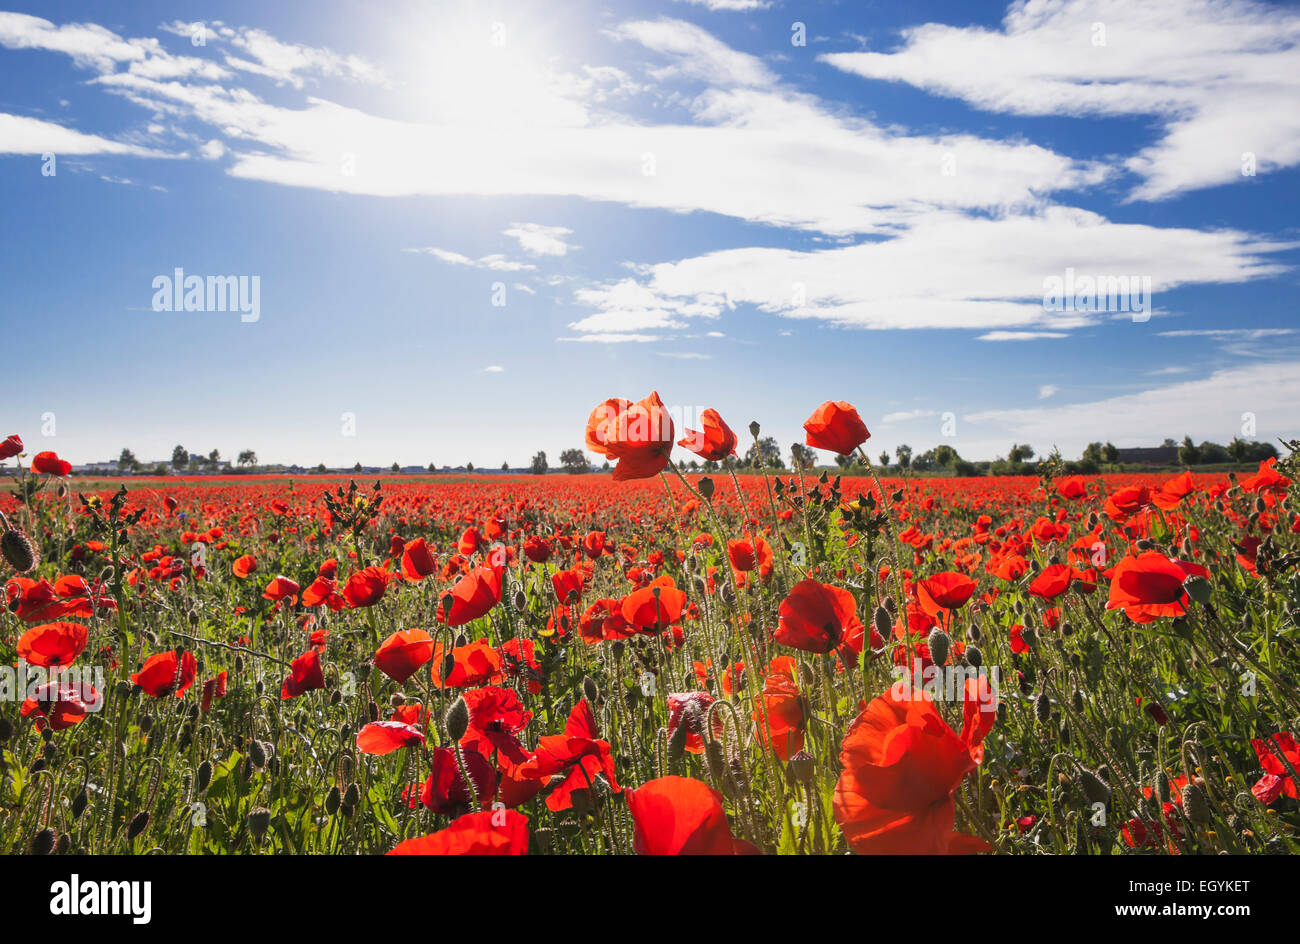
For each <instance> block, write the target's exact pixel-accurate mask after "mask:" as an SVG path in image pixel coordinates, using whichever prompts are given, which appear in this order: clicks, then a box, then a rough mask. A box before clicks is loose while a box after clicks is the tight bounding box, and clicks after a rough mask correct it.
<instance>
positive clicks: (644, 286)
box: [573, 207, 1290, 341]
mask: <svg viewBox="0 0 1300 944" xmlns="http://www.w3.org/2000/svg"><path fill="white" fill-rule="evenodd" d="M1289 245H1290V244H1283V243H1276V242H1270V241H1267V240H1264V239H1261V238H1258V237H1255V236H1252V235H1250V234H1248V233H1242V232H1237V231H1232V230H1216V231H1212V232H1201V231H1198V230H1192V229H1173V228H1168V229H1160V228H1157V227H1151V226H1143V225H1138V224H1119V223H1111V222H1109V221H1107V220H1105V219H1104V218H1102V217H1100V216H1097V215H1096V214H1093V213H1089V212H1086V211H1083V210H1075V209H1071V208H1067V207H1050V208H1047V209H1045V210H1043V211H1042V212H1039V213H1035V214H1025V215H1011V216H1006V217H1003V218H995V219H987V218H978V217H968V216H964V215H961V214H957V213H941V212H938V211H935V212H932V213H930V214H928V215H926V216H925V217H924V218H923V219H918V220H916V221H915V222H914V223H913V224H912V225H911V227H910V228H908V229H907V230H905V231H904V232H902V233H901V234H900V235H898V236H895V237H893V238H890V239H884V240H871V241H864V242H861V243H858V244H856V245H849V246H839V247H836V248H833V249H817V250H809V251H799V250H791V249H768V248H762V249H757V248H753V249H729V250H722V251H719V252H713V253H708V254H706V255H703V256H696V257H693V258H689V259H684V260H681V261H678V262H668V263H660V264H656V265H646V266H640V267H638V268H637V271H638V278H636V279H622V280H619V281H617V282H614V283H610V284H606V285H603V286H597V287H588V288H585V289H582V290H579V291H578V292H577V293H576V294H575V299H576V301H577V302H578V303H579V304H582V305H586V306H589V307H593V308H596V309H599V310H600V312H601V314H600V315H594V316H592V317H591V318H589V319H584V320H582V321H579V322H575V323H574V324H573V327H574V328H575V330H592V331H596V330H600V331H607V330H615V329H621V330H634V329H637V328H641V327H650V326H652V325H653V326H656V327H658V326H664V327H667V326H670V325H671V324H672V323H673V322H678V321H681V320H682V319H688V318H693V317H698V316H701V315H702V316H705V317H716V316H717V315H719V314H720V313H721V312H722V311H723V310H724V309H730V308H733V307H736V306H738V305H752V306H754V307H756V308H757V309H758V310H759V311H762V312H765V313H769V314H776V315H781V316H784V317H788V318H796V319H817V320H823V321H829V322H831V323H833V324H836V325H841V326H846V327H856V328H868V329H895V328H959V329H973V330H983V329H1004V330H1001V331H992V332H990V333H987V334H984V335H982V336H981V338H980V339H981V340H987V341H1006V340H1031V339H1036V338H1044V337H1046V338H1052V337H1066V336H1067V333H1068V332H1069V331H1070V330H1073V329H1077V328H1080V327H1085V326H1090V325H1094V324H1098V323H1100V322H1102V321H1105V320H1107V318H1106V315H1105V313H1097V312H1087V311H1067V312H1057V311H1049V310H1046V309H1045V308H1044V305H1043V295H1044V280H1045V279H1047V278H1049V277H1052V276H1060V275H1061V274H1062V273H1064V272H1065V271H1066V269H1067V268H1071V267H1073V268H1075V269H1077V270H1078V271H1087V272H1095V273H1107V274H1114V275H1130V276H1133V275H1141V276H1149V277H1150V278H1151V284H1152V292H1153V293H1160V292H1164V291H1168V290H1171V289H1173V288H1175V287H1178V286H1184V285H1195V284H1204V283H1223V282H1243V281H1248V280H1251V279H1255V278H1264V277H1268V276H1272V275H1276V274H1279V273H1281V272H1283V271H1286V267H1285V266H1283V265H1281V264H1278V263H1275V262H1273V261H1271V260H1270V258H1269V254H1270V253H1273V252H1275V251H1278V250H1281V249H1285V248H1289Z"/></svg>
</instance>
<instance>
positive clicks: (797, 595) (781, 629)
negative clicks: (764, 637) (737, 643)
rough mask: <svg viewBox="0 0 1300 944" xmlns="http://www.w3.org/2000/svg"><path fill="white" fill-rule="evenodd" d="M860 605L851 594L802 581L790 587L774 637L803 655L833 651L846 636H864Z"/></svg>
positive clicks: (820, 584) (783, 602)
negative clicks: (859, 613) (862, 634)
mask: <svg viewBox="0 0 1300 944" xmlns="http://www.w3.org/2000/svg"><path fill="white" fill-rule="evenodd" d="M857 614H858V604H857V601H856V600H854V599H853V594H852V593H850V592H849V591H847V590H845V589H843V588H841V587H836V586H832V585H831V584H824V583H819V582H818V581H816V580H812V579H809V580H801V581H800V582H799V583H797V584H795V585H794V586H793V587H791V588H790V592H789V593H788V594H786V597H785V599H784V600H782V601H781V607H780V609H779V610H778V616H779V618H780V619H779V623H778V625H777V629H776V633H775V634H774V637H773V638H775V639H776V641H777V642H779V643H780V644H781V645H783V646H789V647H790V648H792V649H802V650H803V651H804V652H822V653H825V652H830V651H831V650H832V649H835V648H836V647H838V646H839V645H840V644H841V643H842V642H844V639H845V637H846V636H848V635H850V634H852V633H858V634H861V632H862V622H861V621H860V620H859V619H858V615H857Z"/></svg>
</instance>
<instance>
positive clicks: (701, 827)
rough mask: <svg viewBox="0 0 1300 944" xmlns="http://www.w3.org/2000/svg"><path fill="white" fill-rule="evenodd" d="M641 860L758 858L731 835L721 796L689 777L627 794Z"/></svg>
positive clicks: (755, 851) (652, 782)
mask: <svg viewBox="0 0 1300 944" xmlns="http://www.w3.org/2000/svg"><path fill="white" fill-rule="evenodd" d="M627 808H628V811H629V812H630V813H631V814H632V828H633V837H632V844H633V848H634V849H635V850H636V852H637V854H638V855H758V854H759V850H758V847H756V846H755V845H753V844H752V843H748V842H745V841H744V840H743V839H736V838H735V837H734V836H732V835H731V827H730V826H728V825H727V814H726V813H725V812H724V811H723V809H722V794H720V793H718V792H717V791H716V790H714V789H713V788H712V787H710V786H709V785H708V784H706V783H702V782H700V781H699V780H694V779H692V778H690V777H660V778H658V779H657V780H650V781H648V782H647V783H645V784H643V785H642V786H640V787H637V788H636V789H635V790H629V791H628V792H627Z"/></svg>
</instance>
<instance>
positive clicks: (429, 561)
mask: <svg viewBox="0 0 1300 944" xmlns="http://www.w3.org/2000/svg"><path fill="white" fill-rule="evenodd" d="M436 569H437V564H436V562H435V561H434V559H433V554H432V553H430V551H429V543H428V542H427V541H425V539H424V538H416V539H415V540H414V541H411V542H410V543H408V544H407V545H406V546H405V547H404V548H403V549H402V577H403V578H404V579H406V580H408V581H410V582H411V583H415V582H417V581H419V580H423V579H424V578H425V577H427V576H429V574H431V573H433V572H434V571H435V570H436Z"/></svg>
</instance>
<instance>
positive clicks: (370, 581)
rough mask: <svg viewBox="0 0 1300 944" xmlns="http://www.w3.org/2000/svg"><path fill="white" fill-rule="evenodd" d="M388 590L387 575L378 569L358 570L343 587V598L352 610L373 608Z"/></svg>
mask: <svg viewBox="0 0 1300 944" xmlns="http://www.w3.org/2000/svg"><path fill="white" fill-rule="evenodd" d="M387 589H388V575H387V574H386V573H385V572H384V571H382V570H380V569H379V568H378V567H366V568H364V569H363V570H358V571H357V572H356V573H354V574H353V575H352V576H351V577H349V578H348V582H347V583H346V584H345V585H344V586H343V596H344V598H346V599H347V601H348V605H349V606H351V607H353V608H354V609H360V608H361V607H366V606H374V605H375V604H376V603H378V602H379V601H380V600H382V599H383V598H384V591H385V590H387Z"/></svg>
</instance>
